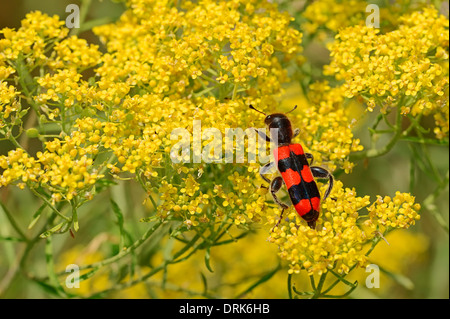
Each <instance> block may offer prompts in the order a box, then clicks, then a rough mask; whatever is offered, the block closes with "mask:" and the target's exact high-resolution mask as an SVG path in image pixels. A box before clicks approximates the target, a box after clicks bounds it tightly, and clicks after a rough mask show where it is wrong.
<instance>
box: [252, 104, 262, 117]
mask: <svg viewBox="0 0 450 319" xmlns="http://www.w3.org/2000/svg"><path fill="white" fill-rule="evenodd" d="M248 107H249V108H251V109H253V110H255V111H256V112H259V113H261V114H264V115H266V113H264V112H261V111H260V110H257V109H255V107H254V106H253V105H251V104H250V105H249V106H248Z"/></svg>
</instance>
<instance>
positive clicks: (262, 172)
mask: <svg viewBox="0 0 450 319" xmlns="http://www.w3.org/2000/svg"><path fill="white" fill-rule="evenodd" d="M274 166H275V162H270V163H267V164H266V165H264V166H263V167H261V168H260V170H259V175H261V177H262V179H263V180H265V181H266V182H267V183H269V184H270V179H268V178H267V177H265V176H264V175H265V174H268V173H269V171H270V170H271V169H272V168H273V167H274Z"/></svg>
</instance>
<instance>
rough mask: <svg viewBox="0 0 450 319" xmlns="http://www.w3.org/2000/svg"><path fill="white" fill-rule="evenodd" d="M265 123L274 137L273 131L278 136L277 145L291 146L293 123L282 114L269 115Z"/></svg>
mask: <svg viewBox="0 0 450 319" xmlns="http://www.w3.org/2000/svg"><path fill="white" fill-rule="evenodd" d="M264 123H265V124H266V125H267V127H268V128H269V130H270V134H271V135H272V137H273V130H272V129H275V130H276V132H277V134H278V136H277V144H278V145H280V144H290V143H291V139H292V136H293V132H292V125H291V121H289V119H288V117H287V116H286V115H284V114H282V113H274V114H270V115H267V116H266V118H265V120H264Z"/></svg>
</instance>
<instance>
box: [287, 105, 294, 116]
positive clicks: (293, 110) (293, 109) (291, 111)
mask: <svg viewBox="0 0 450 319" xmlns="http://www.w3.org/2000/svg"><path fill="white" fill-rule="evenodd" d="M296 108H297V105H296V106H294V108H293V109H292V110H290V111H289V112H287V113H286V114H288V113H291V112H292V111H294V110H295V109H296Z"/></svg>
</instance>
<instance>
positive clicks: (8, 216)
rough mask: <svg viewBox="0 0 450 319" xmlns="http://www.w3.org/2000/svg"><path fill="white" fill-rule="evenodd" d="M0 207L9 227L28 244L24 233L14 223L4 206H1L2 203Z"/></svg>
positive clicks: (1, 204) (0, 203)
mask: <svg viewBox="0 0 450 319" xmlns="http://www.w3.org/2000/svg"><path fill="white" fill-rule="evenodd" d="M0 207H1V208H2V210H3V212H4V213H5V215H6V217H7V218H8V220H9V222H10V223H11V226H12V227H13V228H14V229H15V230H16V232H17V233H18V234H19V236H20V237H21V238H22V239H23V240H24V241H25V242H28V241H29V240H28V238H27V236H26V235H25V233H24V232H23V231H22V230H21V229H20V227H19V225H18V224H17V223H16V221H15V219H14V217H13V216H12V215H11V213H10V211H9V210H8V209H7V208H6V206H5V205H3V203H2V202H0Z"/></svg>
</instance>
